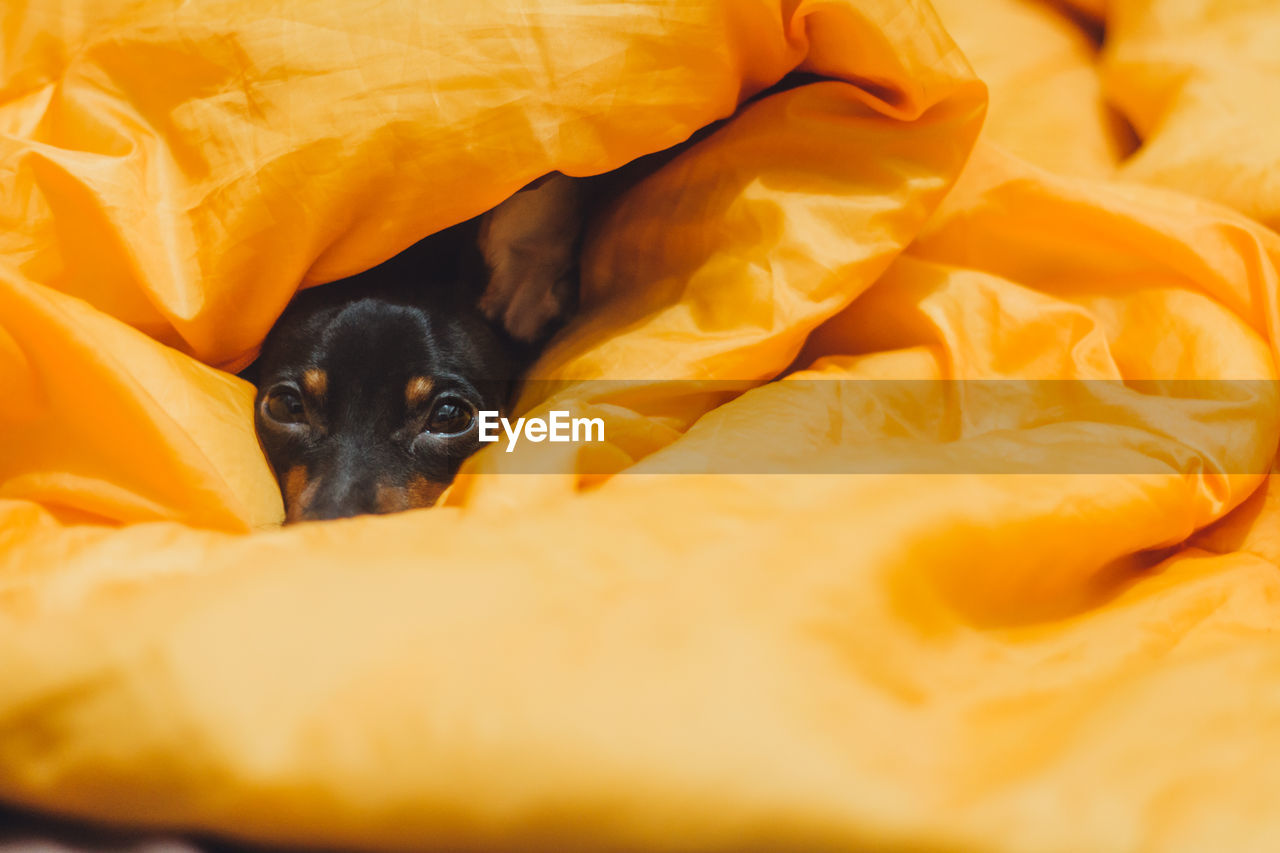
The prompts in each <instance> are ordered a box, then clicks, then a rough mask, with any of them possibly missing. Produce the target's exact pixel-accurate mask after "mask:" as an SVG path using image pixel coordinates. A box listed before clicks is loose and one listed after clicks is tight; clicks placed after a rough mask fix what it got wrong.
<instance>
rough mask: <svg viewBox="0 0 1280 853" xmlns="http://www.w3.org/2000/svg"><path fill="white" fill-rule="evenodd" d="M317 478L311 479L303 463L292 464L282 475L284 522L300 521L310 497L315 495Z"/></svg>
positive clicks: (317, 483) (309, 502)
mask: <svg viewBox="0 0 1280 853" xmlns="http://www.w3.org/2000/svg"><path fill="white" fill-rule="evenodd" d="M318 485H320V482H319V481H318V480H314V481H313V480H311V479H310V474H309V472H308V471H307V467H306V466H305V465H294V466H293V467H292V468H290V469H289V470H288V472H287V473H285V475H284V489H283V492H284V523H285V524H292V523H293V522H295V521H301V520H302V517H303V515H304V514H305V513H306V511H307V508H308V507H309V506H310V505H311V499H312V498H313V497H315V494H316V487H317V486H318Z"/></svg>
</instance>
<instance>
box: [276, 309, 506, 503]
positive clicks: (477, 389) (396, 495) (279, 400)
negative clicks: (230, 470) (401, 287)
mask: <svg viewBox="0 0 1280 853" xmlns="http://www.w3.org/2000/svg"><path fill="white" fill-rule="evenodd" d="M334 287H335V286H333V285H326V286H325V287H321V288H317V289H315V290H312V291H305V292H303V293H301V294H299V296H298V297H297V298H295V300H294V302H293V303H292V304H291V305H290V306H289V308H288V310H287V311H286V312H285V314H284V315H283V316H282V317H281V320H280V322H279V323H277V325H276V327H275V329H273V330H272V333H271V335H270V336H269V337H268V338H267V340H266V341H265V342H264V344H263V349H262V354H261V356H260V358H259V362H258V366H257V370H258V375H257V379H258V394H257V398H256V400H255V403H256V405H255V425H256V427H257V432H258V438H259V441H260V442H261V444H262V448H263V450H264V451H265V453H266V456H267V460H268V461H269V462H270V464H271V467H272V468H273V470H274V471H275V474H276V477H277V479H278V481H279V483H280V490H281V493H282V494H283V496H284V503H285V520H286V522H293V521H306V520H318V519H329V518H342V517H346V516H352V515H361V514H366V513H388V512H397V511H399V510H404V509H410V508H413V507H424V506H430V505H432V504H433V503H435V501H436V499H437V498H438V497H439V496H440V493H441V492H442V491H443V490H444V488H445V487H446V486H447V485H448V484H449V483H450V482H451V481H452V480H453V478H454V475H455V474H457V471H458V468H459V466H460V465H461V464H462V462H463V460H465V459H466V458H467V457H468V456H470V455H471V454H472V453H474V452H475V451H476V449H477V448H478V447H479V438H478V427H477V415H476V413H477V412H478V411H479V410H481V409H497V410H501V409H502V408H503V405H504V403H505V397H506V395H507V393H508V392H509V385H510V376H509V367H508V361H507V357H506V354H505V352H504V349H503V346H502V344H501V343H500V341H499V339H498V337H497V335H496V334H495V332H494V331H493V329H492V328H491V327H490V326H489V324H488V323H486V322H485V320H484V318H483V317H482V316H481V315H480V313H479V311H478V310H477V309H476V308H475V307H474V306H472V305H467V304H461V303H454V304H451V303H448V302H436V303H432V302H425V301H418V302H416V303H413V302H409V301H407V300H401V299H396V298H390V297H387V296H361V297H357V298H354V299H350V300H346V299H344V298H342V293H341V289H342V287H343V285H341V284H340V285H337V286H336V287H337V290H334V291H331V288H334ZM326 291H327V292H326Z"/></svg>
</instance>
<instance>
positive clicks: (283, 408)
mask: <svg viewBox="0 0 1280 853" xmlns="http://www.w3.org/2000/svg"><path fill="white" fill-rule="evenodd" d="M264 408H265V409H266V412H267V416H268V417H270V418H271V419H272V420H273V421H276V422H277V423H282V424H300V423H305V422H306V420H307V409H306V407H305V406H303V405H302V395H301V394H299V393H298V391H297V389H295V388H292V387H290V386H288V385H277V386H276V387H275V388H272V389H271V390H270V391H269V392H268V393H267V402H266V405H265V406H264Z"/></svg>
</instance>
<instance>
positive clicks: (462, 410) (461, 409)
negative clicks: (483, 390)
mask: <svg viewBox="0 0 1280 853" xmlns="http://www.w3.org/2000/svg"><path fill="white" fill-rule="evenodd" d="M475 416H476V410H475V409H474V408H473V407H472V405H471V404H470V403H468V402H467V401H466V400H464V399H462V398H461V397H455V396H453V395H452V394H450V395H445V396H441V397H440V398H439V399H438V400H436V402H435V405H434V406H432V407H431V414H430V415H429V416H428V417H427V430H428V431H430V432H435V433H440V434H441V435H457V434H459V433H463V432H466V431H467V430H468V429H469V428H470V427H471V422H472V421H474V420H475Z"/></svg>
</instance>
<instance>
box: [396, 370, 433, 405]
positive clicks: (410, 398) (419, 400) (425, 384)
mask: <svg viewBox="0 0 1280 853" xmlns="http://www.w3.org/2000/svg"><path fill="white" fill-rule="evenodd" d="M433 387H435V383H434V382H432V381H431V380H430V379H429V378H428V377H426V376H415V377H413V378H412V379H410V380H409V384H408V385H406V386H405V387H404V400H405V402H406V403H408V404H409V408H411V409H413V408H416V407H418V406H421V405H422V404H423V403H425V402H427V400H428V399H429V398H430V397H431V389H432V388H433Z"/></svg>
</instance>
